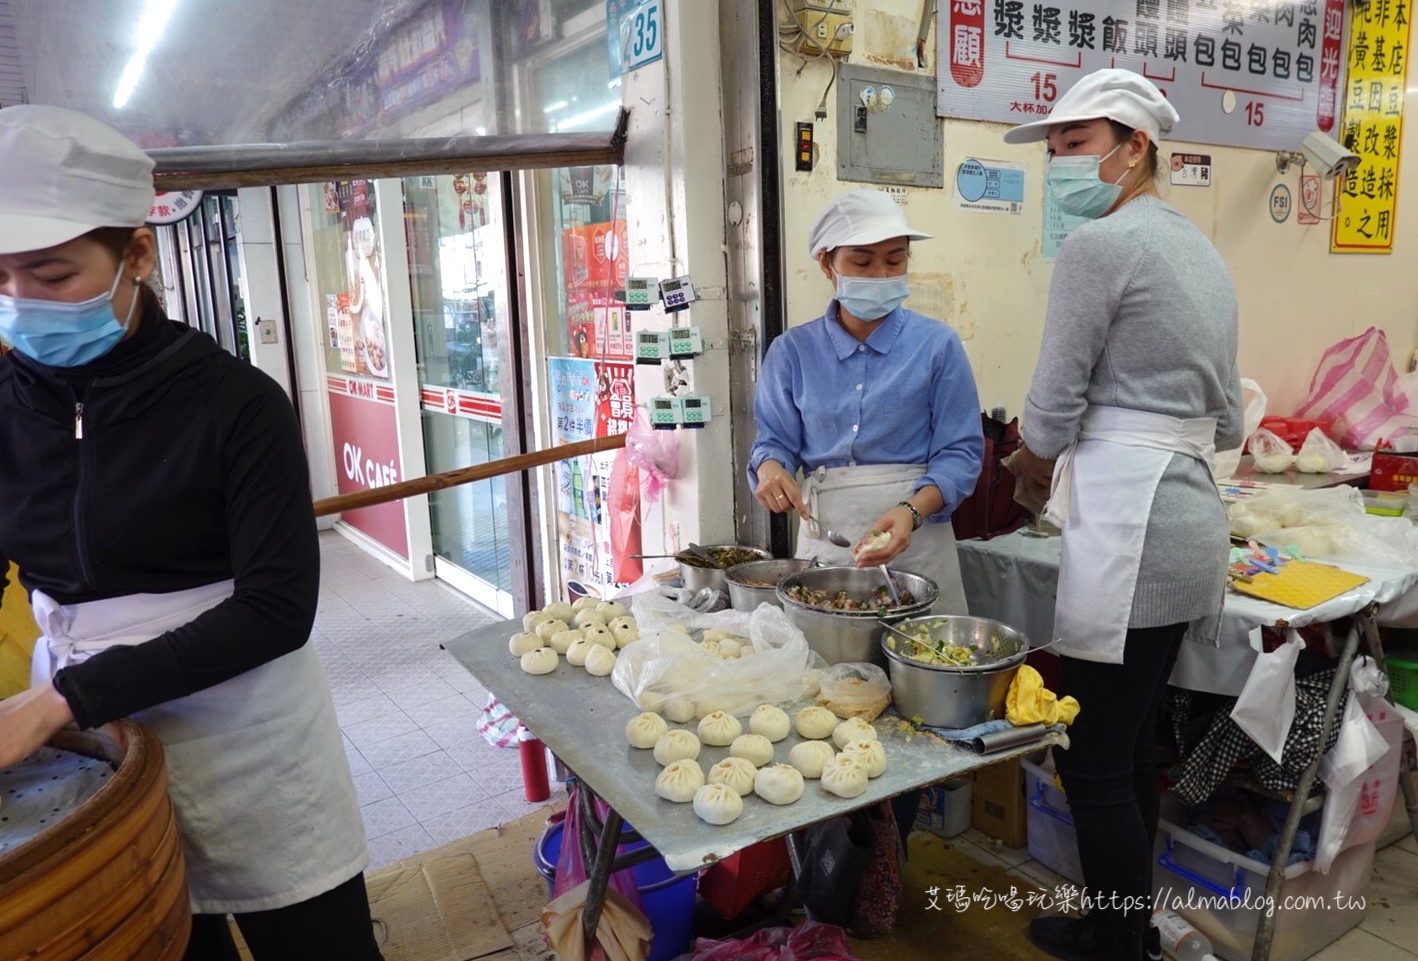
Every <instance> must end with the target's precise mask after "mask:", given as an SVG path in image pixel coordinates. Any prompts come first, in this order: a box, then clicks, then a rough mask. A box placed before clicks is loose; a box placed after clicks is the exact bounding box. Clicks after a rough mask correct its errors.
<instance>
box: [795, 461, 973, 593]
mask: <svg viewBox="0 0 1418 961" xmlns="http://www.w3.org/2000/svg"><path fill="white" fill-rule="evenodd" d="M925 472H926V469H925V468H924V467H921V466H911V465H900V464H873V465H869V466H863V467H819V468H818V469H817V470H815V471H813V472H812V473H811V474H809V475H808V476H807V477H806V478H805V479H804V481H803V491H802V493H803V502H804V503H805V504H807V506H808V510H809V511H810V512H811V514H812V516H813V517H815V518H817V519H818V520H819V521H821V522H822V524H823V525H824V526H826V527H828V528H830V529H832V530H834V531H837V532H839V533H840V534H842V535H843V536H845V537H848V538H850V539H851V540H852V542H853V543H855V542H856V541H857V540H858V539H860V538H861V537H862V536H863V535H864V534H866V533H867V532H868V531H870V530H871V526H872V525H873V524H875V523H876V521H877V518H879V517H881V515H882V514H884V513H886V511H887V510H888V509H890V508H891V507H893V506H894V505H896V504H899V503H900V502H901V501H904V500H910V498H911V495H912V494H914V493H915V492H916V491H915V487H916V481H917V480H918V479H919V478H920V477H921V476H922V475H923V474H925ZM812 526H813V525H812V524H811V523H810V522H803V523H802V524H801V525H800V526H799V527H798V547H797V556H798V557H816V558H817V559H818V560H819V561H821V562H822V563H824V564H849V565H850V564H854V563H855V561H854V560H853V559H852V549H851V548H850V547H838V546H836V545H835V544H831V543H829V542H828V541H827V539H826V538H825V537H820V536H818V537H815V536H813V535H814V534H820V532H818V531H814V530H811V528H812ZM890 566H891V567H892V568H893V569H895V570H901V571H909V572H911V573H912V574H920V575H922V576H923V577H929V578H930V579H931V580H933V581H935V582H936V585H937V586H938V587H939V588H940V597H939V598H938V599H937V600H936V603H935V606H934V607H932V608H931V613H933V614H968V613H969V609H968V607H967V606H966V604H965V588H964V586H963V585H962V584H961V581H960V556H959V555H958V554H956V552H955V532H954V531H953V530H952V529H951V526H950V524H949V522H946V523H944V524H933V523H931V522H929V521H927V522H926V523H925V524H922V525H921V529H920V530H918V531H916V532H915V533H914V534H912V535H911V546H910V547H908V548H906V550H904V551H902V552H901V553H900V554H898V555H896V557H895V558H893V559H892V561H891V564H890Z"/></svg>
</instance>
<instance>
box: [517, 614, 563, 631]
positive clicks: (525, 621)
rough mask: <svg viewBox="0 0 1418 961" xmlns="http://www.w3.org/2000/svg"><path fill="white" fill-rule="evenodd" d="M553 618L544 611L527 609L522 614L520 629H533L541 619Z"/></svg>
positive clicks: (550, 619) (548, 619)
mask: <svg viewBox="0 0 1418 961" xmlns="http://www.w3.org/2000/svg"><path fill="white" fill-rule="evenodd" d="M554 620H556V618H554V617H552V616H551V615H550V614H548V613H547V612H546V611H528V612H527V613H525V614H523V615H522V630H524V631H535V630H536V629H537V625H538V624H540V623H541V622H542V621H554Z"/></svg>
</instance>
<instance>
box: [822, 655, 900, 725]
mask: <svg viewBox="0 0 1418 961" xmlns="http://www.w3.org/2000/svg"><path fill="white" fill-rule="evenodd" d="M817 679H818V684H819V685H820V687H821V690H819V691H818V692H817V703H818V704H821V705H822V706H823V707H825V708H827V709H828V710H829V711H831V712H832V713H833V714H836V715H837V716H838V717H840V718H849V717H860V718H861V719H862V720H864V721H874V720H876V718H877V716H878V715H879V714H881V712H882V711H884V710H886V708H887V707H888V706H889V705H890V704H891V681H890V680H888V679H887V677H886V672H885V671H883V670H882V669H881V668H879V667H877V666H876V665H875V664H833V665H832V666H831V667H829V668H827V669H826V670H824V671H821V672H820V673H819V674H818V677H817Z"/></svg>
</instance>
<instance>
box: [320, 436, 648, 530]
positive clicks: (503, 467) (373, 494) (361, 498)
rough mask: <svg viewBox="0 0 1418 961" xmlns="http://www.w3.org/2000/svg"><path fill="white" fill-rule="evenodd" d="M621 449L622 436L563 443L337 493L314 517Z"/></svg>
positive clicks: (324, 502) (623, 442)
mask: <svg viewBox="0 0 1418 961" xmlns="http://www.w3.org/2000/svg"><path fill="white" fill-rule="evenodd" d="M624 446H625V435H624V434H614V435H612V436H610V437H595V438H592V439H591V440H583V441H579V442H577V443H575V444H563V445H561V446H560V447H549V448H547V449H546V450H534V451H530V452H528V453H526V454H517V455H515V456H513V457H503V458H499V459H498V460H494V461H489V462H488V463H486V464H477V465H475V466H473V467H460V468H458V469H457V470H450V471H444V472H443V473H441V474H429V475H428V476H427V477H415V478H414V479H413V480H407V481H401V482H399V483H397V484H390V485H388V486H386V487H373V488H370V489H369V490H363V491H355V492H354V493H352V494H337V495H336V496H334V497H325V498H322V499H320V500H318V501H316V502H315V516H316V517H324V516H325V515H327V514H339V513H342V512H343V511H352V510H356V509H358V508H361V507H373V506H374V505H375V504H387V503H388V502H389V501H397V500H403V499H404V498H405V497H415V496H417V495H419V494H428V493H431V492H432V491H439V490H446V489H447V488H449V487H457V486H458V485H459V484H471V483H472V482H473V481H480V480H487V479H488V478H489V477H499V476H501V475H503V474H515V473H516V472H518V471H524V470H531V469H532V468H533V467H541V466H542V465H544V464H552V463H555V462H556V461H559V460H568V459H570V458H572V457H580V456H582V455H584V454H597V453H600V452H602V451H608V450H619V449H620V448H622V447H624Z"/></svg>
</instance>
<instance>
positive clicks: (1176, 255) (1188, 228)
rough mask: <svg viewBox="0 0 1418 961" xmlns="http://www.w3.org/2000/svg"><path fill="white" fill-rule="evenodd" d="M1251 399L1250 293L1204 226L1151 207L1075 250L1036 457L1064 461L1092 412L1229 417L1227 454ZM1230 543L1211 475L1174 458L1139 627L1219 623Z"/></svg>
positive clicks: (1057, 280) (1153, 527) (1159, 499)
mask: <svg viewBox="0 0 1418 961" xmlns="http://www.w3.org/2000/svg"><path fill="white" fill-rule="evenodd" d="M1240 399H1241V386H1240V380H1239V377H1238V375H1237V371H1236V291H1235V288H1234V287H1233V286H1232V283H1231V274H1230V271H1229V270H1228V269H1227V267H1226V264H1225V262H1224V261H1223V260H1222V259H1221V255H1220V254H1219V253H1217V251H1216V248H1215V247H1214V246H1212V244H1211V241H1210V240H1208V239H1207V238H1206V236H1205V235H1203V234H1202V233H1201V231H1199V230H1197V229H1196V228H1195V227H1194V226H1192V223H1191V221H1189V220H1187V218H1186V217H1185V216H1183V215H1182V214H1181V213H1180V212H1178V211H1177V210H1175V209H1174V208H1172V207H1170V206H1168V205H1167V204H1166V203H1164V202H1163V201H1162V200H1160V199H1159V198H1157V197H1152V196H1143V197H1138V198H1137V199H1135V200H1132V201H1129V202H1128V203H1126V204H1124V205H1123V206H1122V207H1121V208H1120V209H1118V210H1117V211H1115V212H1114V213H1112V214H1111V215H1109V216H1107V217H1103V218H1101V219H1099V220H1095V221H1093V222H1091V223H1088V224H1085V225H1083V226H1082V227H1080V228H1078V230H1076V231H1075V232H1074V233H1073V234H1071V235H1070V236H1069V238H1068V239H1067V240H1066V241H1064V243H1063V246H1062V247H1061V248H1060V249H1059V257H1058V263H1057V264H1056V265H1055V267H1054V278H1053V283H1052V286H1051V287H1050V289H1049V308H1048V317H1047V320H1046V322H1045V325H1044V341H1043V344H1042V345H1041V347H1040V350H1039V364H1038V366H1037V367H1036V368H1035V370H1034V380H1033V383H1032V384H1031V386H1030V388H1029V398H1028V401H1027V402H1026V405H1025V413H1024V421H1023V426H1022V428H1021V430H1022V432H1023V435H1024V442H1025V443H1026V444H1027V445H1028V446H1029V449H1030V450H1032V451H1033V452H1034V453H1036V454H1038V455H1039V456H1040V457H1045V458H1052V457H1056V456H1058V454H1059V453H1060V452H1062V451H1063V449H1064V448H1065V447H1067V446H1068V445H1069V443H1071V442H1072V441H1073V439H1074V436H1075V435H1076V434H1077V432H1078V425H1079V421H1080V419H1081V418H1082V416H1083V412H1084V411H1085V410H1086V409H1087V408H1088V407H1089V405H1099V406H1107V407H1123V408H1128V409H1130V410H1143V411H1150V412H1153V413H1158V414H1167V415H1170V416H1172V417H1178V418H1187V417H1215V418H1216V420H1217V428H1216V446H1217V448H1218V449H1221V450H1225V449H1227V448H1230V447H1236V446H1238V445H1239V444H1240V442H1241V433H1242V418H1241V407H1240ZM1227 537H1228V524H1227V520H1226V511H1225V509H1224V507H1223V506H1222V504H1221V500H1220V498H1219V497H1218V495H1217V491H1216V484H1215V482H1214V481H1213V480H1212V479H1211V476H1210V474H1209V473H1208V471H1207V469H1206V467H1205V465H1203V464H1202V463H1201V462H1199V461H1197V460H1195V459H1193V458H1190V457H1186V456H1184V455H1180V454H1177V455H1173V457H1172V462H1171V464H1170V465H1168V467H1167V471H1166V473H1164V474H1163V476H1162V481H1161V483H1160V484H1159V485H1158V488H1157V494H1156V497H1155V499H1154V500H1153V503H1152V515H1151V517H1150V518H1149V520H1148V524H1147V540H1146V544H1145V546H1144V548H1143V554H1142V567H1141V569H1140V571H1139V572H1138V578H1137V589H1136V592H1135V593H1134V595H1133V602H1132V616H1131V619H1130V621H1129V624H1128V626H1129V627H1160V626H1163V625H1167V624H1177V623H1181V622H1183V621H1190V620H1193V619H1195V618H1198V617H1203V616H1206V615H1209V614H1214V613H1216V612H1217V611H1219V610H1220V608H1221V603H1222V595H1223V592H1224V591H1225V587H1226V550H1227Z"/></svg>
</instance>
